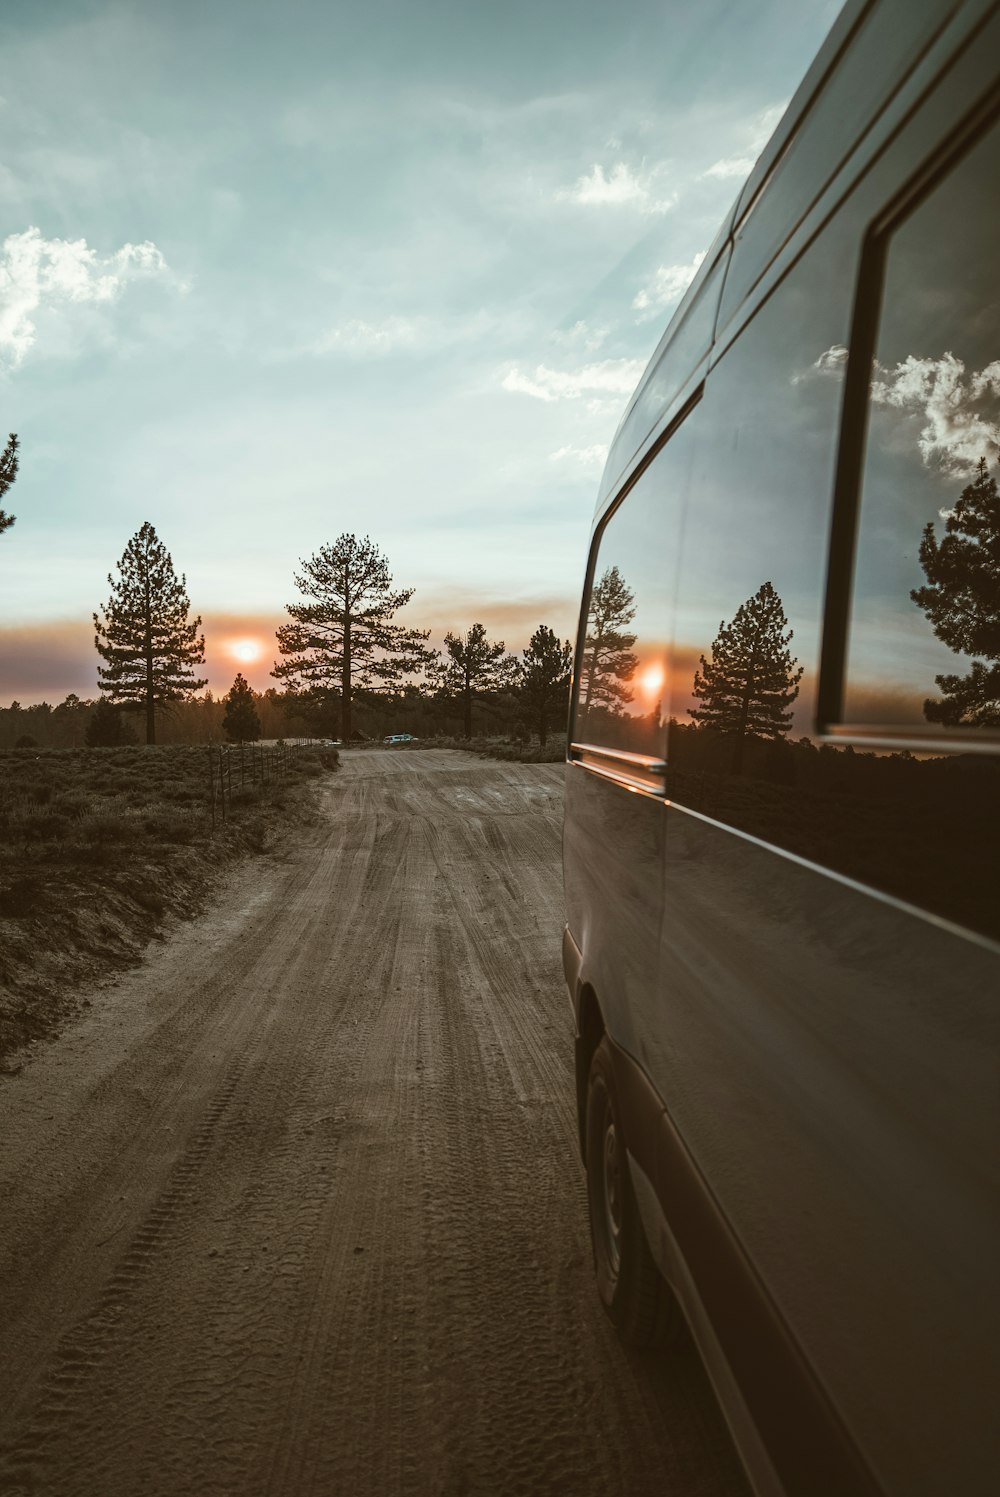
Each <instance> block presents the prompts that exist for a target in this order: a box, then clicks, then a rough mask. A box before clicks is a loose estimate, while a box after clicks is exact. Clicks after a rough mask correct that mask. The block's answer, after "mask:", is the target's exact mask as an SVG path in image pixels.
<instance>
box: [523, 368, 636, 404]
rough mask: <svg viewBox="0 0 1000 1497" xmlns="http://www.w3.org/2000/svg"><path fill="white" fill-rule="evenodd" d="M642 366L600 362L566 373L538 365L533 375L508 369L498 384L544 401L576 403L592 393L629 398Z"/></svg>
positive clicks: (565, 371)
mask: <svg viewBox="0 0 1000 1497" xmlns="http://www.w3.org/2000/svg"><path fill="white" fill-rule="evenodd" d="M645 367H646V366H645V364H644V362H643V360H642V359H602V360H601V361H600V362H599V363H596V364H585V365H584V366H583V367H582V368H581V369H573V370H568V371H567V370H560V369H549V368H547V366H546V365H545V364H539V365H538V367H537V368H536V369H535V372H534V375H528V374H522V373H521V371H520V369H518V368H517V367H516V366H515V367H514V368H513V369H508V371H507V373H506V374H505V375H504V377H503V381H502V383H503V388H504V389H505V390H511V391H513V392H514V393H516V394H521V395H533V396H534V398H535V399H536V400H546V401H548V400H577V399H579V397H580V396H581V395H585V394H590V393H591V392H595V391H603V392H606V393H610V394H613V395H631V393H632V391H633V390H634V389H635V386H636V384H637V383H638V380H639V376H640V374H641V373H642V371H643V369H644V368H645Z"/></svg>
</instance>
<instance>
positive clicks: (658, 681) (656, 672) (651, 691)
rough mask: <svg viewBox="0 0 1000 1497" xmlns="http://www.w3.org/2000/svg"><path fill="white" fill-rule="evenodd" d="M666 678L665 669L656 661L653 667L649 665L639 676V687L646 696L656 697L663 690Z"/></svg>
mask: <svg viewBox="0 0 1000 1497" xmlns="http://www.w3.org/2000/svg"><path fill="white" fill-rule="evenodd" d="M666 678H667V673H666V671H665V670H664V669H663V666H662V665H659V664H658V663H657V662H655V661H654V663H653V664H652V665H647V666H646V669H645V670H644V671H642V672H641V673H640V674H639V676H638V678H637V685H638V687H639V690H640V691H641V692H642V693H643V695H644V696H650V697H652V696H656V694H657V692H659V691H661V690H662V689H663V683H664V681H665V680H666Z"/></svg>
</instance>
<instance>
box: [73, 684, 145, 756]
mask: <svg viewBox="0 0 1000 1497" xmlns="http://www.w3.org/2000/svg"><path fill="white" fill-rule="evenodd" d="M84 742H85V743H86V745H87V747H88V748H120V747H122V745H123V744H127V743H135V734H134V733H133V731H132V729H131V727H130V726H129V724H128V723H127V722H126V721H125V720H124V718H123V717H122V715H121V711H120V709H119V708H118V707H113V706H112V705H111V703H110V702H109V701H108V700H107V698H105V697H102V698H101V700H100V701H99V702H98V703H97V704H96V705H95V707H94V710H93V712H92V713H91V714H90V721H89V723H88V724H87V731H86V734H85V735H84Z"/></svg>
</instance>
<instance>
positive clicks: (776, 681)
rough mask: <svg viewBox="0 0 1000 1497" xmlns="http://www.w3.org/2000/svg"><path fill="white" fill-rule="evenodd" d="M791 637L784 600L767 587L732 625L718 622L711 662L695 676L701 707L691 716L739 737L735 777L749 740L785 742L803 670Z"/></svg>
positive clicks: (745, 605)
mask: <svg viewBox="0 0 1000 1497" xmlns="http://www.w3.org/2000/svg"><path fill="white" fill-rule="evenodd" d="M791 638H792V631H791V629H789V628H788V620H787V619H786V617H785V610H784V609H783V608H782V606H781V599H780V598H779V596H778V594H777V593H776V592H775V590H774V588H773V587H772V585H771V583H770V582H765V583H764V584H763V586H762V587H761V588H760V589H759V590H758V591H757V592H756V593H755V594H754V596H753V597H752V598H748V599H747V601H746V602H745V603H741V604H740V606H739V608H738V609H737V610H736V615H735V617H734V619H733V621H732V623H731V624H726V623H720V625H719V632H718V634H717V635H716V636H715V639H714V641H713V642H712V659H711V661H710V662H709V661H706V659H705V657H704V655H702V657H701V665H700V668H699V669H698V670H697V671H695V675H694V686H693V687H692V690H693V693H694V695H695V696H696V697H698V698H699V700H700V701H701V703H702V705H701V706H700V707H689V708H688V712H689V714H690V716H691V717H693V718H694V720H695V722H697V723H701V724H702V726H703V727H706V728H715V729H716V730H717V731H718V732H720V733H729V734H732V735H734V736H735V738H736V752H735V757H734V763H733V768H734V770H735V771H736V772H737V773H738V772H739V769H740V767H741V764H742V758H743V743H744V740H745V739H746V738H748V737H754V738H772V739H777V738H783V737H784V735H785V734H786V733H787V732H788V729H789V728H790V727H791V724H792V714H791V712H790V711H789V708H790V707H791V705H792V703H793V702H794V701H795V698H796V697H797V696H798V694H799V681H800V680H801V678H802V669H803V668H802V666H801V665H798V661H797V660H794V659H793V658H792V653H791V651H790V650H789V648H788V645H789V642H790V640H791ZM796 666H798V669H797V670H796V668H795V667H796Z"/></svg>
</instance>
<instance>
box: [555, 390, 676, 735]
mask: <svg viewBox="0 0 1000 1497" xmlns="http://www.w3.org/2000/svg"><path fill="white" fill-rule="evenodd" d="M688 432H689V424H688V421H687V420H685V422H684V423H683V424H682V425H681V426H680V427H679V429H678V430H677V431H676V432H675V433H674V435H673V436H672V437H671V438H670V440H669V441H668V442H667V444H666V446H665V447H664V448H663V449H662V450H661V451H660V453H659V454H658V455H657V457H656V458H655V459H654V461H653V463H652V465H651V466H650V467H649V468H647V469H646V471H645V472H644V473H643V474H642V475H641V476H640V477H639V479H638V480H637V482H636V483H635V484H634V485H633V486H632V488H631V489H630V490H629V491H628V493H627V494H626V496H625V498H624V499H623V500H622V502H621V503H620V504H619V506H618V508H617V509H616V510H614V511H613V512H612V514H611V517H610V519H608V521H607V522H606V523H605V525H604V527H603V530H602V532H601V534H600V540H599V544H598V550H597V556H596V559H595V563H594V572H593V576H594V580H593V583H592V585H591V591H590V596H589V598H588V600H587V615H586V623H585V630H584V638H583V644H582V648H581V652H580V663H579V672H578V687H577V712H576V722H575V726H574V732H573V736H574V738H575V740H576V741H577V742H578V743H590V744H594V745H597V746H598V747H601V748H615V749H623V750H625V751H626V752H628V753H635V754H650V755H653V756H655V757H661V756H662V755H663V752H664V747H665V741H666V695H667V690H668V651H669V644H670V632H671V627H672V624H671V620H672V612H673V594H674V589H675V584H676V570H677V552H678V539H679V524H680V508H681V503H682V500H683V495H684V490H685V486H686V482H687V474H688V471H689V468H690V453H691V444H690V440H689V436H688Z"/></svg>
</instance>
